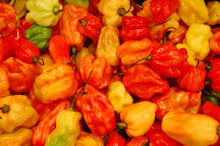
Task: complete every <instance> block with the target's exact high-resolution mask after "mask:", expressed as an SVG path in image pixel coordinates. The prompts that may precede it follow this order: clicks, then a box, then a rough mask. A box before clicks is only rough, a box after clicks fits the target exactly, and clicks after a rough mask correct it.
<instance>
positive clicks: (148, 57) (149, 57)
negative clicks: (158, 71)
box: [125, 55, 151, 69]
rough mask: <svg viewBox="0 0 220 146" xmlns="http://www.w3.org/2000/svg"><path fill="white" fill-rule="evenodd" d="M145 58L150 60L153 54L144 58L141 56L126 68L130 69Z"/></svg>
mask: <svg viewBox="0 0 220 146" xmlns="http://www.w3.org/2000/svg"><path fill="white" fill-rule="evenodd" d="M143 60H148V61H150V60H151V55H149V56H147V57H144V58H141V59H140V60H138V61H136V62H135V63H132V64H131V65H130V66H128V67H126V68H125V69H129V68H131V67H133V66H135V65H137V64H138V63H139V62H141V61H143Z"/></svg>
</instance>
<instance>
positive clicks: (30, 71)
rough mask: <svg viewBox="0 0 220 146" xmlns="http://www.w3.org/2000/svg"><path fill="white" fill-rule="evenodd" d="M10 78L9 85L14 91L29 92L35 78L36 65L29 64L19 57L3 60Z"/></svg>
mask: <svg viewBox="0 0 220 146" xmlns="http://www.w3.org/2000/svg"><path fill="white" fill-rule="evenodd" d="M2 65H3V67H4V68H5V70H6V72H7V74H8V79H9V87H10V90H11V91H14V92H28V91H30V89H31V88H32V86H33V83H34V80H35V72H36V69H35V66H34V65H33V64H27V63H25V62H23V61H21V60H20V59H18V58H15V57H10V58H8V59H6V60H5V61H4V62H3V64H2Z"/></svg>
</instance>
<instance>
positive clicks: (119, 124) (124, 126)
mask: <svg viewBox="0 0 220 146" xmlns="http://www.w3.org/2000/svg"><path fill="white" fill-rule="evenodd" d="M116 125H117V127H118V129H124V128H127V124H126V123H125V122H121V123H117V124H116Z"/></svg>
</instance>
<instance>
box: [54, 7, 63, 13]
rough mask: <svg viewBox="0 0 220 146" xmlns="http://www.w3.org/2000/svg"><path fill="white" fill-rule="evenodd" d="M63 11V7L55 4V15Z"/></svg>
mask: <svg viewBox="0 0 220 146" xmlns="http://www.w3.org/2000/svg"><path fill="white" fill-rule="evenodd" d="M61 11H62V9H60V8H59V7H58V6H55V7H54V8H53V13H54V14H55V15H57V14H59V13H60V12H61Z"/></svg>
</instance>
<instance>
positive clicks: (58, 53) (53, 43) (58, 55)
mask: <svg viewBox="0 0 220 146" xmlns="http://www.w3.org/2000/svg"><path fill="white" fill-rule="evenodd" d="M48 49H49V53H50V56H51V57H52V58H53V61H54V63H60V64H67V63H71V56H70V49H69V46H68V45H67V43H66V42H65V41H64V40H63V38H62V37H61V36H60V35H58V34H57V35H55V36H52V37H51V39H50V42H49V48H48Z"/></svg>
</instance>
